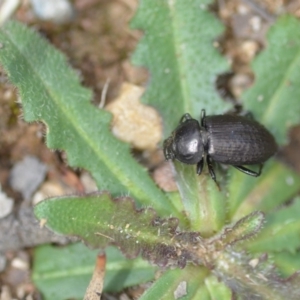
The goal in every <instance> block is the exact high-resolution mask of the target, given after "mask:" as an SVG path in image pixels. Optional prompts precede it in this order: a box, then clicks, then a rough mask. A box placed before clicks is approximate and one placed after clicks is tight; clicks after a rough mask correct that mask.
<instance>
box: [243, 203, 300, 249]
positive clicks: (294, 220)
mask: <svg viewBox="0 0 300 300" xmlns="http://www.w3.org/2000/svg"><path fill="white" fill-rule="evenodd" d="M299 215H300V198H299V197H298V198H296V199H295V200H294V202H293V203H292V204H290V205H289V206H287V207H284V208H282V209H280V210H278V211H275V212H272V213H269V214H268V215H267V216H266V224H265V227H264V229H263V230H262V231H261V232H260V233H259V234H258V236H257V237H256V238H255V240H252V241H251V242H248V243H246V244H245V247H247V248H248V249H249V250H250V251H252V252H279V251H283V250H285V251H289V252H293V253H295V252H296V251H297V249H298V248H299V247H300V218H299Z"/></svg>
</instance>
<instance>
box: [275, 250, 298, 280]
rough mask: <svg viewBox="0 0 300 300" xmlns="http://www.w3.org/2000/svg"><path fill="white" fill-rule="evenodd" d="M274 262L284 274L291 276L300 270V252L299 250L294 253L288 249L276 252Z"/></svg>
mask: <svg viewBox="0 0 300 300" xmlns="http://www.w3.org/2000/svg"><path fill="white" fill-rule="evenodd" d="M272 257H273V259H274V263H275V264H276V266H277V267H278V268H279V270H280V271H281V273H282V275H283V276H290V275H292V274H294V273H295V272H299V270H300V253H299V251H298V252H297V253H295V254H292V253H290V252H287V251H282V252H278V253H274V254H273V255H272Z"/></svg>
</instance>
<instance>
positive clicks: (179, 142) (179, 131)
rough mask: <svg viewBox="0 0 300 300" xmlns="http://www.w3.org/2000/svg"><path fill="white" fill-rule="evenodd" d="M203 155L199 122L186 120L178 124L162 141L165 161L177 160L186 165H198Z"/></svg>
mask: <svg viewBox="0 0 300 300" xmlns="http://www.w3.org/2000/svg"><path fill="white" fill-rule="evenodd" d="M203 154H204V147H203V142H202V137H201V132H200V126H199V122H198V121H197V120H195V119H187V120H185V121H184V122H182V123H180V124H179V125H178V127H177V128H176V129H175V130H174V131H173V132H172V135H171V136H170V137H169V138H168V139H166V140H165V141H164V155H165V158H166V159H177V160H179V161H180V162H183V163H186V164H196V163H198V162H199V161H200V160H201V159H202V156H203Z"/></svg>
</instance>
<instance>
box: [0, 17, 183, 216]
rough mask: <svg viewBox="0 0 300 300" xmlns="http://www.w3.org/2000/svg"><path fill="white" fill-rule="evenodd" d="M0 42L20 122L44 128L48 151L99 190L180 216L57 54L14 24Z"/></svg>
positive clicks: (0, 36) (1, 34)
mask: <svg viewBox="0 0 300 300" xmlns="http://www.w3.org/2000/svg"><path fill="white" fill-rule="evenodd" d="M0 43H1V45H2V48H1V49H0V63H1V64H2V66H3V67H4V69H5V71H6V72H7V73H8V75H9V79H10V81H11V82H12V83H13V84H14V85H16V86H17V88H18V90H19V92H20V95H21V98H22V105H23V111H24V119H25V120H26V121H27V122H33V121H42V122H44V123H45V124H46V125H47V136H46V138H47V145H48V147H49V148H52V149H63V150H65V151H66V153H67V156H68V162H69V164H70V165H71V166H72V167H80V168H85V169H86V170H89V171H90V172H91V174H92V175H93V177H94V179H95V180H96V182H97V185H98V188H99V189H101V190H109V191H110V192H111V193H112V194H113V195H121V194H122V195H124V194H128V193H129V194H130V195H132V196H133V197H135V199H136V201H137V202H138V203H140V204H150V203H151V205H152V206H153V207H155V209H156V210H157V211H160V212H162V213H165V214H167V215H169V214H170V213H171V212H172V210H173V213H174V214H175V215H176V214H177V215H178V217H179V218H180V215H179V214H178V213H177V211H176V209H175V208H174V207H173V205H172V203H170V202H169V201H168V199H167V197H165V195H164V194H163V193H162V192H161V191H160V190H159V189H158V188H157V187H156V186H155V184H154V183H153V181H152V180H151V179H150V177H149V176H148V174H147V173H146V171H145V170H144V169H143V168H142V167H141V166H140V165H139V164H138V163H137V162H136V161H135V160H134V159H133V158H132V157H131V155H130V153H129V147H128V145H126V144H124V143H122V142H120V141H118V140H117V139H116V138H115V137H114V136H113V135H112V134H111V132H110V129H109V126H110V120H111V116H110V114H109V113H107V112H105V111H100V110H98V109H96V108H95V107H94V106H92V104H91V103H90V100H91V96H92V95H91V91H89V90H87V89H85V88H83V87H82V86H81V85H80V82H79V78H78V75H77V74H76V73H75V72H74V71H73V70H72V69H71V68H70V67H69V66H68V64H67V62H66V59H65V57H64V56H63V55H62V54H61V53H59V52H58V51H57V50H55V49H54V48H53V47H52V46H50V45H49V44H48V43H47V42H46V41H45V40H44V39H42V38H41V37H40V36H39V35H38V34H37V33H36V32H34V31H32V30H30V29H28V28H26V27H25V26H24V25H22V24H20V23H17V22H9V23H7V24H6V25H5V27H3V28H1V30H0Z"/></svg>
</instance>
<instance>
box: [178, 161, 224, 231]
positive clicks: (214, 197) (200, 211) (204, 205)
mask: <svg viewBox="0 0 300 300" xmlns="http://www.w3.org/2000/svg"><path fill="white" fill-rule="evenodd" d="M174 165H175V167H176V171H177V174H176V181H177V186H178V188H179V192H180V196H181V198H182V202H183V205H184V208H185V212H186V214H187V216H188V218H189V221H190V230H196V231H199V230H200V231H201V235H202V236H211V235H212V234H214V233H215V232H218V231H219V230H220V229H221V228H222V227H223V226H224V224H225V217H226V200H225V198H226V195H225V191H226V190H225V189H222V190H221V191H220V190H218V187H217V185H216V184H215V182H214V181H213V180H212V179H211V177H210V175H209V174H208V172H206V170H204V171H203V174H202V175H201V176H198V175H197V174H196V171H195V166H190V165H185V164H182V163H180V162H177V161H174ZM206 173H207V174H206Z"/></svg>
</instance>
